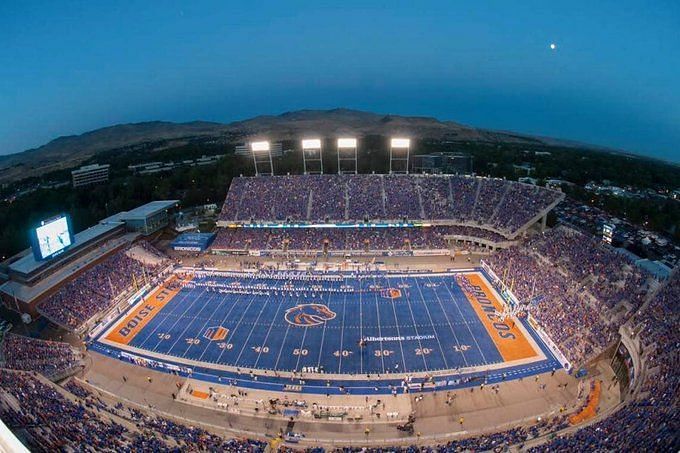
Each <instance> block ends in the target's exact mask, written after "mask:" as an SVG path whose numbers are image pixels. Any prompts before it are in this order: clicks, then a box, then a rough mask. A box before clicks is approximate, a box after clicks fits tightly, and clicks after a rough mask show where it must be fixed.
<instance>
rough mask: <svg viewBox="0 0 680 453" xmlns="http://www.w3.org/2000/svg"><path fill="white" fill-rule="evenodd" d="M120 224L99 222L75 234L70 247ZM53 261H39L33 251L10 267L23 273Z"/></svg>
mask: <svg viewBox="0 0 680 453" xmlns="http://www.w3.org/2000/svg"><path fill="white" fill-rule="evenodd" d="M119 225H120V223H110V224H106V225H104V224H97V225H95V226H92V227H90V228H88V229H86V230H83V231H81V232H80V233H77V234H76V235H75V236H74V241H73V245H72V246H71V247H70V248H69V250H74V249H77V248H79V247H80V246H82V245H85V244H87V243H88V242H90V241H92V240H93V239H96V238H98V237H99V236H102V235H104V234H106V233H109V232H110V231H112V230H114V229H116V228H118V226H119ZM51 261H52V260H46V261H37V260H36V259H35V257H34V256H33V253H29V254H27V255H25V256H24V257H22V258H20V259H18V260H16V261H15V262H13V263H12V264H10V265H9V269H10V270H11V271H13V272H18V273H21V274H30V273H31V272H33V271H35V270H37V269H39V268H41V267H43V266H46V265H48V264H50V262H51Z"/></svg>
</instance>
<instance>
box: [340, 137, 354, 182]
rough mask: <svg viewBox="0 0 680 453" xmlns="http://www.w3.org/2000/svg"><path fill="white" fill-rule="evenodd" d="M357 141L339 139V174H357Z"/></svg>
mask: <svg viewBox="0 0 680 453" xmlns="http://www.w3.org/2000/svg"><path fill="white" fill-rule="evenodd" d="M357 160H358V159H357V139H356V138H339V139H338V173H339V174H343V173H353V174H355V175H356V174H357V172H358V165H357Z"/></svg>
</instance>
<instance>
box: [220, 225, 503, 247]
mask: <svg viewBox="0 0 680 453" xmlns="http://www.w3.org/2000/svg"><path fill="white" fill-rule="evenodd" d="M447 238H452V239H458V240H474V239H485V240H487V241H490V242H494V243H499V242H504V241H506V239H505V238H504V237H503V236H501V235H500V234H498V233H495V232H493V231H489V230H484V229H481V228H475V227H469V226H433V227H423V228H412V227H389V228H364V227H359V228H223V229H221V230H220V231H218V233H217V237H216V238H215V241H214V242H213V244H212V248H213V249H216V250H304V251H323V250H347V251H356V250H370V251H393V250H423V249H447V248H449V245H448V244H447Z"/></svg>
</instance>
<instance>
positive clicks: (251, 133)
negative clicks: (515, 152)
mask: <svg viewBox="0 0 680 453" xmlns="http://www.w3.org/2000/svg"><path fill="white" fill-rule="evenodd" d="M342 134H351V135H355V136H359V137H361V136H366V135H383V134H385V135H386V134H403V135H406V136H409V137H411V138H414V139H424V138H427V139H439V140H446V141H451V142H470V141H476V142H480V143H514V144H522V143H525V144H527V145H528V144H543V145H546V146H565V147H574V148H590V149H599V150H603V148H602V147H597V146H594V145H587V144H580V143H578V142H573V141H568V140H560V139H555V138H550V137H538V136H532V135H529V134H521V133H515V132H509V131H495V130H490V129H482V128H475V127H471V126H466V125H463V124H460V123H457V122H454V121H440V120H438V119H436V118H434V117H427V116H403V115H394V114H384V113H374V112H367V111H361V110H353V109H347V108H341V107H339V108H334V109H329V110H318V109H301V110H293V111H287V112H283V113H281V114H279V115H259V116H256V117H253V118H248V119H244V120H238V121H234V122H231V123H226V124H224V123H218V122H211V121H201V120H196V121H190V122H185V123H176V122H171V121H145V122H139V123H123V124H116V125H111V126H106V127H103V128H99V129H95V130H91V131H87V132H84V133H82V134H79V135H67V136H60V137H57V138H55V139H53V140H51V141H49V142H48V143H46V144H44V145H42V146H39V147H37V148H32V149H28V150H25V151H22V152H19V153H15V154H9V155H5V156H0V182H4V183H7V182H12V181H16V180H18V179H21V178H24V177H29V176H37V175H40V174H42V173H45V172H48V171H52V170H57V169H63V168H70V167H74V166H77V165H79V164H80V163H82V162H83V161H85V160H87V159H89V158H91V157H93V156H95V155H96V154H98V153H100V152H104V151H109V150H113V149H117V148H122V147H127V146H134V145H139V144H143V143H148V142H154V141H163V140H166V141H172V140H178V141H181V140H189V139H211V138H215V139H222V140H229V141H232V142H238V141H241V142H243V141H246V140H248V139H258V138H268V139H270V140H286V139H299V138H303V137H306V136H307V137H309V136H312V135H315V136H323V137H332V136H338V135H342ZM610 151H614V150H610Z"/></svg>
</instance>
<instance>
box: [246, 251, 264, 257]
mask: <svg viewBox="0 0 680 453" xmlns="http://www.w3.org/2000/svg"><path fill="white" fill-rule="evenodd" d="M248 255H249V256H261V254H260V251H259V250H249V251H248Z"/></svg>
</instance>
